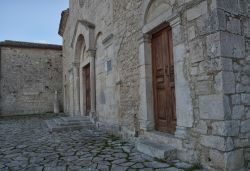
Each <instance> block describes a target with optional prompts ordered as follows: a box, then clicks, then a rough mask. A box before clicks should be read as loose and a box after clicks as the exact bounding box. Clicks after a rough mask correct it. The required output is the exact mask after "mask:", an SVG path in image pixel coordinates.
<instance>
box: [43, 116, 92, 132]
mask: <svg viewBox="0 0 250 171" xmlns="http://www.w3.org/2000/svg"><path fill="white" fill-rule="evenodd" d="M46 123H47V126H48V128H49V131H50V132H62V131H72V130H81V129H94V128H95V125H94V124H92V123H91V122H90V120H87V118H84V117H83V118H80V117H79V118H76V117H60V118H56V119H53V120H48V121H46Z"/></svg>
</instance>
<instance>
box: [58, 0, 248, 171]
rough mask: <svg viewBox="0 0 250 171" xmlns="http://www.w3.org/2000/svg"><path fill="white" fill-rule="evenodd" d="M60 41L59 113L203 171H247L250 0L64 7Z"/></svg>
mask: <svg viewBox="0 0 250 171" xmlns="http://www.w3.org/2000/svg"><path fill="white" fill-rule="evenodd" d="M163 30H165V31H166V30H167V33H166V34H165V32H164V31H163ZM162 31H163V33H162ZM59 34H60V35H61V36H62V37H63V42H64V43H63V92H64V112H65V113H69V114H71V115H83V116H85V115H89V116H90V117H91V118H92V121H93V122H95V123H96V125H97V126H99V127H103V128H106V129H109V130H110V131H112V132H115V133H119V134H121V135H123V137H124V138H127V139H131V140H134V141H139V142H142V141H143V140H145V142H151V143H149V144H161V145H162V146H164V145H165V146H170V147H172V148H174V149H176V157H177V158H178V159H180V160H183V161H187V162H191V163H201V164H202V165H203V166H204V167H205V168H207V169H208V170H230V171H231V170H247V169H248V170H249V169H250V157H249V156H250V127H249V125H250V1H249V0H126V1H125V0H103V1H102V0H101V1H100V0H81V1H79V0H70V1H69V9H67V10H65V11H63V13H62V19H61V24H60V28H59ZM160 35H163V39H160V38H159V39H157V37H160ZM164 36H165V37H164ZM153 40H155V41H153ZM163 40H164V41H166V42H165V44H164V43H162V42H161V41H163ZM157 41H158V42H157ZM156 42H157V43H156ZM155 45H156V46H155ZM157 45H158V46H157ZM164 45H165V46H164ZM153 46H154V48H152V47H153ZM157 48H158V49H157ZM155 49H156V50H158V51H156V50H155ZM162 49H163V50H162ZM161 50H162V51H161ZM161 53H162V54H161ZM164 55H165V56H168V55H169V56H170V57H173V59H172V58H166V59H168V60H171V59H172V60H173V61H170V62H169V63H171V66H170V65H169V63H167V64H166V65H163V64H162V63H163V62H166V61H158V63H157V62H155V61H157V60H158V58H160V57H162V56H164ZM155 58H157V60H155ZM152 59H154V60H152ZM163 59H164V60H165V58H163ZM164 64H165V63H164ZM88 66H90V78H89V72H87V71H88V70H86V68H88ZM86 75H87V76H86ZM155 75H157V77H155ZM166 80H167V81H166ZM169 80H171V81H172V82H174V83H173V84H171V86H170V87H171V91H170V92H171V93H169V94H161V93H159V92H158V91H161V90H162V93H164V88H166V87H164V86H166V85H167V83H168V81H169ZM166 82H167V83H166ZM163 83H166V84H163ZM156 85H157V86H158V87H157V86H156ZM89 86H90V87H91V88H90V89H89V88H86V87H89ZM155 87H157V88H158V89H157V90H156V88H155ZM157 93H158V94H157ZM166 96H167V97H170V98H167V99H166V98H165V97H166ZM173 97H174V98H173ZM162 99H163V100H162ZM169 99H175V101H174V100H172V101H171V102H169ZM164 100H165V101H164ZM156 101H157V102H156ZM163 101H164V102H163ZM165 102H166V103H168V105H167V104H166V103H165ZM90 104H91V105H90ZM159 104H160V105H159ZM169 104H171V105H172V106H171V109H169V108H166V106H170V105H169ZM89 106H91V107H89ZM173 106H174V107H173ZM89 108H91V109H89ZM172 109H175V110H172ZM157 112H158V113H157ZM171 112H172V113H171ZM166 113H168V115H166ZM170 113H171V114H170ZM166 116H167V117H166ZM166 118H172V120H171V121H173V122H169V120H168V119H166ZM164 119H165V120H164ZM163 121H164V122H163ZM164 124H165V125H164ZM174 124H175V125H174ZM159 125H160V126H162V127H167V126H168V125H171V126H173V125H174V128H173V129H172V130H171V131H165V132H164V131H159V129H158V128H159ZM142 144H143V143H142ZM152 149H153V148H152Z"/></svg>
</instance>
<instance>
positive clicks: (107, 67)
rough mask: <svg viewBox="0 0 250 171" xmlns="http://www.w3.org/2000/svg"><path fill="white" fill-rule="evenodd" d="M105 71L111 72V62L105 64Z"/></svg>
mask: <svg viewBox="0 0 250 171" xmlns="http://www.w3.org/2000/svg"><path fill="white" fill-rule="evenodd" d="M106 71H107V73H108V72H110V71H112V62H111V60H108V61H107V62H106Z"/></svg>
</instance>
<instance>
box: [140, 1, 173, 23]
mask: <svg viewBox="0 0 250 171" xmlns="http://www.w3.org/2000/svg"><path fill="white" fill-rule="evenodd" d="M172 9H173V1H171V0H145V1H144V4H143V18H142V23H141V25H142V26H144V25H145V24H147V23H149V22H151V21H153V20H154V19H156V18H157V17H159V16H160V15H162V14H164V13H166V15H167V16H169V15H171V14H172V12H173V10H172Z"/></svg>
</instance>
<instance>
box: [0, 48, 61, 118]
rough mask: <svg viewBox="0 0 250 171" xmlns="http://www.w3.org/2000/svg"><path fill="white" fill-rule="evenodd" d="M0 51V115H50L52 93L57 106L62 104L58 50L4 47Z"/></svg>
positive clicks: (59, 50) (59, 52)
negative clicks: (55, 94)
mask: <svg viewBox="0 0 250 171" xmlns="http://www.w3.org/2000/svg"><path fill="white" fill-rule="evenodd" d="M0 49H1V100H0V102H1V108H0V109H1V112H0V115H1V116H9V115H26V114H42V113H46V112H53V100H54V93H55V91H56V90H57V91H58V93H59V100H60V103H62V102H63V99H62V51H61V49H60V48H57V49H49V48H48V49H43V48H27V47H25V48H24V47H6V46H4V47H0ZM61 107H62V104H61Z"/></svg>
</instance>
